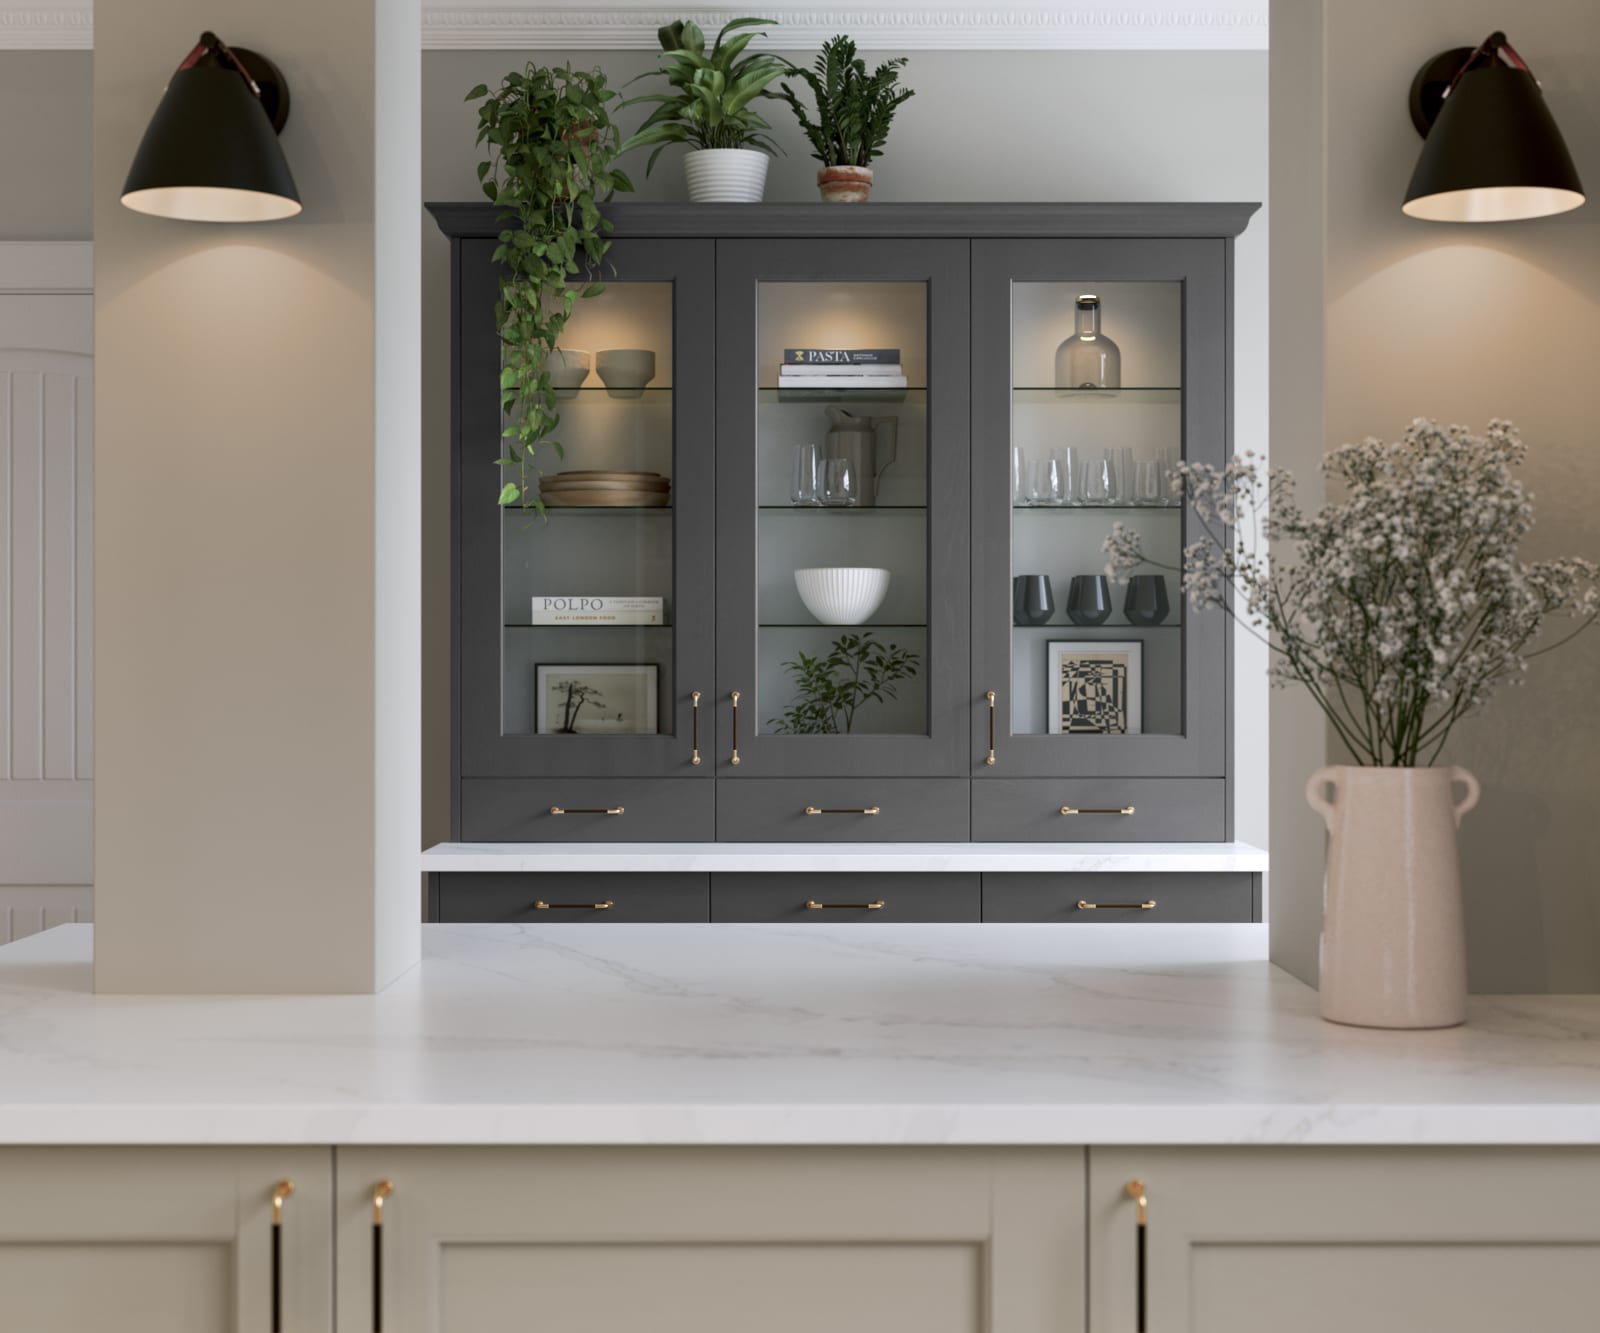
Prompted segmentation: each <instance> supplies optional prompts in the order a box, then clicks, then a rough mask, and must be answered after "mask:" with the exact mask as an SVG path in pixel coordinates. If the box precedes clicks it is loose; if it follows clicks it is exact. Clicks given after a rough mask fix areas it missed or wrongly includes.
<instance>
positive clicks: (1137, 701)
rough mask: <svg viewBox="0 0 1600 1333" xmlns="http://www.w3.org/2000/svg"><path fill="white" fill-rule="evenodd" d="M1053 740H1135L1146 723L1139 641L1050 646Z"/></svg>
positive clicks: (1048, 673) (1049, 703) (1048, 678)
mask: <svg viewBox="0 0 1600 1333" xmlns="http://www.w3.org/2000/svg"><path fill="white" fill-rule="evenodd" d="M1046 648H1047V650H1048V652H1049V655H1050V656H1049V669H1048V670H1047V671H1046V673H1045V681H1046V688H1047V689H1048V690H1049V692H1050V693H1049V697H1048V699H1047V700H1046V707H1047V709H1048V712H1049V715H1050V734H1051V735H1052V736H1137V735H1138V734H1139V732H1140V728H1141V727H1142V725H1143V723H1144V717H1143V712H1144V710H1143V707H1142V700H1143V697H1144V645H1143V644H1142V643H1140V642H1139V641H1138V640H1137V639H1126V640H1110V639H1106V640H1101V641H1090V640H1077V641H1074V642H1064V641H1061V642H1055V643H1050V644H1047V645H1046Z"/></svg>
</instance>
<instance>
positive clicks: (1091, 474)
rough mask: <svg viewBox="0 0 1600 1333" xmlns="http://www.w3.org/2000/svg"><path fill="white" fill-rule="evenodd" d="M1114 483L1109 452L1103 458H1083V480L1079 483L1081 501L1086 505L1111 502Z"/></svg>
mask: <svg viewBox="0 0 1600 1333" xmlns="http://www.w3.org/2000/svg"><path fill="white" fill-rule="evenodd" d="M1113 484H1114V483H1113V478H1112V475H1111V456H1110V454H1109V453H1108V454H1107V455H1106V456H1105V457H1103V458H1085V459H1084V460H1083V480H1082V481H1081V482H1080V483H1079V485H1078V499H1079V501H1080V502H1081V503H1083V504H1086V505H1104V504H1110V503H1111V488H1112V485H1113Z"/></svg>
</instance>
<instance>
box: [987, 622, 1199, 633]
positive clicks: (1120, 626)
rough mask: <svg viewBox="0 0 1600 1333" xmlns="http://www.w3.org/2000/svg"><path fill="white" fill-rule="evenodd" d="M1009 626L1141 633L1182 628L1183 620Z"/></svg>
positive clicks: (1054, 629)
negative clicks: (1150, 623) (1143, 622)
mask: <svg viewBox="0 0 1600 1333" xmlns="http://www.w3.org/2000/svg"><path fill="white" fill-rule="evenodd" d="M1011 628H1012V629H1015V630H1024V631H1026V630H1038V631H1039V632H1040V633H1041V634H1043V633H1049V634H1058V633H1060V632H1062V631H1066V632H1068V633H1072V634H1078V633H1082V632H1085V631H1093V630H1097V629H1104V630H1111V629H1116V630H1130V629H1131V630H1133V631H1134V633H1136V634H1142V633H1144V631H1145V630H1153V629H1182V628H1183V622H1182V621H1181V620H1163V621H1162V622H1161V623H1160V624H1159V625H1135V624H1134V623H1133V622H1132V621H1131V620H1108V621H1106V622H1105V623H1104V624H1102V625H1074V624H1073V623H1072V622H1071V621H1070V620H1060V621H1056V620H1052V621H1050V622H1049V623H1048V624H1044V625H1013V626H1012V627H1011Z"/></svg>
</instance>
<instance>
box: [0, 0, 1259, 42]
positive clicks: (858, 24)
mask: <svg viewBox="0 0 1600 1333" xmlns="http://www.w3.org/2000/svg"><path fill="white" fill-rule="evenodd" d="M124 2H126V0H124ZM734 13H754V14H759V15H760V16H761V17H763V18H775V19H777V20H778V22H779V23H780V24H781V25H782V28H783V39H784V45H785V46H789V47H812V46H816V45H819V44H820V43H821V42H822V41H824V40H825V39H826V38H828V37H831V36H832V35H833V34H834V33H837V32H848V33H850V34H851V35H852V36H853V37H855V39H856V40H857V41H858V42H859V43H860V44H861V46H862V47H863V48H864V49H868V50H873V49H880V50H881V49H888V48H894V49H898V50H907V51H970V50H1041V49H1043V50H1102V51H1105V50H1154V51H1241V50H1242V51H1264V50H1266V48H1267V5H1266V0H1235V3H1234V4H1233V5H1231V6H1222V7H1205V8H1189V7H1182V6H1172V7H1162V6H1137V5H1133V4H1116V3H1112V4H1102V5H1068V4H1060V5H1034V6H1017V7H1013V6H1007V5H983V4H969V5H913V4H909V3H906V4H893V3H890V4H881V5H875V6H834V5H823V4H816V5H806V4H791V5H787V6H784V7H782V8H776V9H773V8H760V7H757V8H746V7H738V8H726V9H703V8H698V9H690V10H680V9H669V8H663V7H653V8H648V9H646V8H638V7H630V6H620V5H618V6H607V7H601V6H596V5H571V4H569V5H564V6H556V5H547V4H544V3H542V0H528V3H525V4H521V5H487V6H486V5H468V4H465V3H460V4H452V3H439V0H435V3H432V4H425V5H424V7H423V11H422V45H423V48H424V49H425V50H516V51H522V50H527V51H537V50H552V49H553V50H585V51H622V50H655V49H656V29H657V28H659V27H662V26H663V25H665V24H667V23H671V22H672V20H673V19H675V18H693V19H694V20H695V21H696V22H698V23H700V24H701V26H703V27H708V28H715V27H717V26H719V25H720V24H721V23H722V22H723V21H725V20H726V19H727V18H728V17H729V16H731V15H732V14H734ZM93 45H94V7H93V5H92V4H91V3H87V2H86V0H56V3H44V4H32V5H6V4H3V3H0V51H26V50H32V51H50V50H55V51H85V50H89V49H90V48H92V47H93Z"/></svg>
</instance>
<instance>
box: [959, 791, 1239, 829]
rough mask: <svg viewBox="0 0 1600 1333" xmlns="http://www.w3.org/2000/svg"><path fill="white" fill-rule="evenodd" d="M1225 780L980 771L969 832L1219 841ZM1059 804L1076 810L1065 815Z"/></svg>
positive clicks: (1224, 825) (1224, 815) (1224, 822)
mask: <svg viewBox="0 0 1600 1333" xmlns="http://www.w3.org/2000/svg"><path fill="white" fill-rule="evenodd" d="M1225 786H1226V784H1225V783H1224V781H1223V779H1221V778H1070V779H1062V780H1056V779H1052V778H1011V779H1007V778H998V779H987V780H984V779H980V780H978V781H976V782H974V783H973V784H972V839H973V841H974V842H1221V841H1223V839H1224V837H1225V835H1226V830H1227V823H1228V815H1227V805H1226V797H1225V791H1224V788H1225ZM1063 806H1065V807H1068V808H1069V809H1072V810H1074V811H1077V812H1078V813H1076V814H1065V815H1064V814H1062V813H1061V811H1062V807H1063ZM1125 810H1132V812H1133V813H1132V814H1124V813H1123V811H1125Z"/></svg>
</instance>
